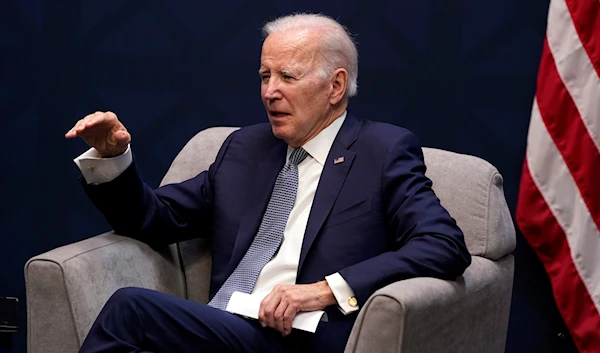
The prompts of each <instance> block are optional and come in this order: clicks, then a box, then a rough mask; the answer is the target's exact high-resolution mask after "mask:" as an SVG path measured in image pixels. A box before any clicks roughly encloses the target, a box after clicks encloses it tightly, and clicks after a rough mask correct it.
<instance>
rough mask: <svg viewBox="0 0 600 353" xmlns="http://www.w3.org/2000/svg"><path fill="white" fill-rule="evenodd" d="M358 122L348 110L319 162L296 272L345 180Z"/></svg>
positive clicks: (350, 164) (352, 154)
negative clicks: (318, 172) (322, 162)
mask: <svg viewBox="0 0 600 353" xmlns="http://www.w3.org/2000/svg"><path fill="white" fill-rule="evenodd" d="M360 126H361V125H360V123H359V122H358V120H356V118H354V117H353V116H351V115H350V114H348V116H347V117H346V120H345V121H344V124H343V125H342V127H341V128H340V131H339V133H338V135H337V136H336V138H335V140H334V142H333V145H332V146H331V150H330V151H329V154H328V156H327V160H326V161H325V165H324V166H323V173H322V174H321V179H320V180H319V186H318V187H317V191H316V193H315V198H314V201H313V205H312V208H311V211H310V216H309V217H308V224H307V225H306V231H305V233H304V241H303V242H302V250H301V252H300V262H299V264H298V273H300V270H301V269H302V265H303V264H304V260H305V259H306V256H307V254H308V252H309V250H310V247H311V246H312V244H313V242H314V240H315V238H316V237H317V234H318V233H319V231H320V230H321V227H322V226H323V223H324V222H325V219H327V217H328V216H329V213H330V212H331V209H332V207H333V204H334V203H335V200H336V199H337V197H338V194H339V192H340V190H341V188H342V185H343V184H344V181H345V180H346V176H347V175H348V172H349V171H350V167H351V166H352V162H353V161H354V156H355V153H354V152H352V151H349V150H348V148H349V147H350V146H351V145H352V143H354V141H356V138H357V135H358V132H359V130H360ZM334 161H335V162H334Z"/></svg>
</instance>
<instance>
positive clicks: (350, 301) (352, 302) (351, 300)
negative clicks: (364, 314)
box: [348, 297, 358, 308]
mask: <svg viewBox="0 0 600 353" xmlns="http://www.w3.org/2000/svg"><path fill="white" fill-rule="evenodd" d="M348 305H350V306H351V307H353V308H354V307H356V306H357V305H358V300H356V297H350V298H348Z"/></svg>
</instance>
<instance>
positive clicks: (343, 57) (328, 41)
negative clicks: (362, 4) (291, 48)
mask: <svg viewBox="0 0 600 353" xmlns="http://www.w3.org/2000/svg"><path fill="white" fill-rule="evenodd" d="M305 28H308V29H323V31H322V36H321V38H320V39H321V43H320V45H321V55H320V56H321V60H320V62H321V63H320V68H319V73H320V75H321V76H322V77H323V78H327V77H329V76H331V74H332V73H333V72H334V71H335V70H337V69H339V68H344V69H346V71H347V72H348V88H347V89H346V96H347V97H353V96H355V95H356V92H357V90H358V50H357V49H356V44H355V43H354V40H353V39H352V36H351V35H350V32H349V31H348V30H347V29H346V27H344V26H342V25H341V24H340V23H338V22H337V21H336V20H334V19H333V18H331V17H329V16H326V15H322V14H309V13H297V14H292V15H287V16H283V17H279V18H277V19H275V20H273V21H270V22H267V23H266V24H265V25H264V26H263V29H262V33H263V39H265V38H267V36H268V35H269V34H271V33H274V32H285V31H289V30H295V29H305Z"/></svg>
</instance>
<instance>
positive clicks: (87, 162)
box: [73, 146, 133, 184]
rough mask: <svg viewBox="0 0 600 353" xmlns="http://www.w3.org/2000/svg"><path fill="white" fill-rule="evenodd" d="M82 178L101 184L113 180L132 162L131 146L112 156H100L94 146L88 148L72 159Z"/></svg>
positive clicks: (88, 181)
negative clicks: (123, 151)
mask: <svg viewBox="0 0 600 353" xmlns="http://www.w3.org/2000/svg"><path fill="white" fill-rule="evenodd" d="M73 162H75V164H77V167H79V170H81V174H82V175H83V178H84V179H85V181H86V182H87V183H88V184H102V183H107V182H109V181H113V180H115V179H116V178H117V177H118V176H119V175H121V174H122V173H123V172H124V171H125V170H126V169H127V168H129V166H130V165H131V163H132V162H133V156H132V153H131V147H130V146H127V151H125V153H123V154H121V155H119V156H116V157H112V158H102V157H100V154H98V151H97V150H96V149H95V148H93V147H92V148H90V149H89V150H87V151H86V152H85V153H83V154H82V155H80V156H79V157H77V158H75V159H74V160H73Z"/></svg>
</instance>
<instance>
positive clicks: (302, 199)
mask: <svg viewBox="0 0 600 353" xmlns="http://www.w3.org/2000/svg"><path fill="white" fill-rule="evenodd" d="M345 119H346V112H344V114H342V115H341V116H340V117H339V118H337V119H336V120H335V121H333V123H331V124H330V125H329V126H328V127H326V128H325V129H324V130H323V131H321V132H320V133H319V134H318V135H317V136H315V137H313V138H312V139H311V140H310V141H308V142H306V143H305V144H304V145H303V146H302V147H303V148H304V149H305V150H306V152H308V156H307V157H306V159H304V161H302V163H300V164H299V165H298V191H297V193H296V201H295V203H294V207H293V208H292V211H291V212H290V216H289V218H288V221H287V224H286V227H285V230H284V232H283V241H282V243H281V247H280V248H279V251H278V252H277V254H276V255H275V256H274V257H273V259H271V261H269V262H268V263H267V264H266V265H265V267H264V268H263V269H262V270H261V272H260V274H259V275H258V279H257V281H256V285H255V286H254V290H253V292H252V294H253V295H257V296H261V297H264V296H266V295H267V294H269V293H270V292H271V290H272V289H273V287H275V285H277V284H295V283H296V274H297V272H298V262H299V260H300V251H301V249H302V242H303V240H304V232H305V230H306V225H307V223H308V216H309V214H310V210H311V208H312V204H313V200H314V198H315V193H316V191H317V186H318V185H319V179H320V178H321V173H322V172H323V167H324V166H325V163H326V162H327V155H328V154H329V150H330V149H331V146H332V145H333V141H334V140H335V137H336V136H337V134H338V132H339V130H340V128H341V126H342V124H343V123H344V120H345ZM293 150H294V149H293V148H292V147H289V146H288V151H287V159H289V157H290V155H291V153H292V151H293ZM287 159H286V160H287ZM132 160H133V157H132V153H131V148H130V147H128V148H127V151H126V152H125V153H123V154H122V155H120V156H117V157H113V158H101V157H100V156H99V154H98V152H97V151H96V150H95V149H94V148H90V149H89V150H88V151H87V152H85V153H83V154H82V155H81V156H79V157H77V158H76V159H74V162H75V163H76V164H77V166H78V167H79V169H80V170H81V173H82V175H83V177H84V179H85V180H86V182H87V183H88V184H100V183H105V182H109V181H111V180H114V179H115V178H117V177H118V176H119V175H121V173H123V172H124V171H125V170H126V169H127V168H128V167H129V165H130V164H131V162H132ZM329 162H330V163H333V161H329ZM325 280H327V283H328V285H329V287H330V288H331V291H332V292H333V295H334V297H335V299H336V301H337V302H338V305H339V308H340V310H341V311H342V312H343V313H344V314H349V313H351V312H353V311H356V310H358V309H359V307H358V306H357V305H355V306H351V305H350V304H349V298H353V297H354V291H353V290H352V288H351V287H350V286H349V285H348V283H347V282H346V281H345V280H344V278H343V277H342V276H341V275H340V274H339V273H337V272H336V273H334V274H331V275H329V276H326V277H325ZM353 304H355V301H354V303H353Z"/></svg>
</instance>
